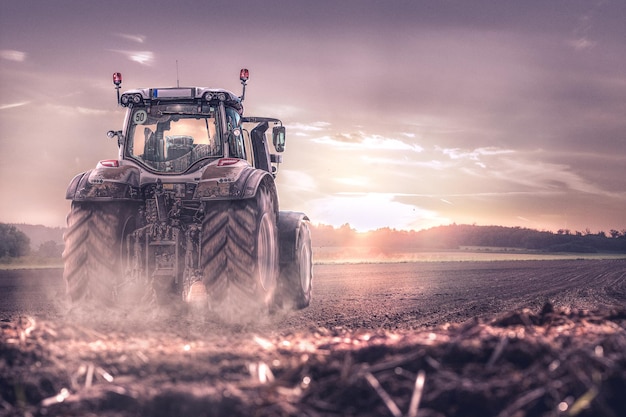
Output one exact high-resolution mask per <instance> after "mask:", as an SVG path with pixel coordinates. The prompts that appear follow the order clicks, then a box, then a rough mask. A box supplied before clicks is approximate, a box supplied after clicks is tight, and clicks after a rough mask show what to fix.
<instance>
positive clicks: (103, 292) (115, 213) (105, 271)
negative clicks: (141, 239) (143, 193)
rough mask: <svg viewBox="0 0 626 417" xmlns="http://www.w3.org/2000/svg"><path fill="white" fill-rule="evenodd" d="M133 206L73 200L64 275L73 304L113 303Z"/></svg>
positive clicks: (69, 216)
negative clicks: (124, 240)
mask: <svg viewBox="0 0 626 417" xmlns="http://www.w3.org/2000/svg"><path fill="white" fill-rule="evenodd" d="M132 221H133V215H132V210H131V207H130V206H129V204H128V203H124V202H101V203H83V202H73V203H72V208H71V211H70V213H69V214H68V216H67V231H66V232H65V234H64V235H63V240H64V241H65V250H64V251H63V262H64V271H63V277H64V279H65V282H66V284H67V294H68V295H69V298H70V300H71V302H72V303H82V304H84V305H87V304H89V305H98V306H100V305H102V306H111V305H112V304H113V303H114V302H115V301H116V298H117V297H116V296H117V294H116V287H117V284H118V280H119V279H120V278H121V276H122V272H123V271H122V270H121V269H122V266H121V265H122V260H121V256H122V245H123V239H124V236H125V234H126V233H128V232H129V230H128V229H129V228H130V226H129V224H130V223H131V222H132Z"/></svg>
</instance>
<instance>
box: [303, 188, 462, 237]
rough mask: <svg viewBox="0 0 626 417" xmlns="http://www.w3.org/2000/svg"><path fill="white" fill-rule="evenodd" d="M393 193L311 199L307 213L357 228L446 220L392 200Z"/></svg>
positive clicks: (422, 226)
mask: <svg viewBox="0 0 626 417" xmlns="http://www.w3.org/2000/svg"><path fill="white" fill-rule="evenodd" d="M395 197H396V195H394V194H386V193H368V194H352V195H333V196H327V197H324V198H320V199H317V200H313V201H311V203H310V205H309V207H308V208H307V212H308V213H310V218H311V219H313V220H314V221H315V222H318V223H324V224H329V225H332V226H336V227H338V226H341V225H343V224H346V223H349V224H350V226H351V227H353V228H355V229H356V230H358V231H368V230H376V229H380V228H383V227H390V228H395V229H413V230H420V229H425V228H429V227H433V226H437V225H440V224H446V223H449V222H450V220H449V219H447V218H443V217H441V216H440V215H439V214H438V213H436V212H434V211H431V210H425V209H423V208H420V207H417V206H414V205H411V204H405V203H401V202H399V201H395V200H394V198H395Z"/></svg>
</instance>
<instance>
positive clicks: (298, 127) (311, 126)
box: [286, 122, 330, 132]
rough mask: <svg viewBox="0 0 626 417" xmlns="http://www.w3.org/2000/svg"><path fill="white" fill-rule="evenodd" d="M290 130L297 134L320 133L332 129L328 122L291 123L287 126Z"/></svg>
mask: <svg viewBox="0 0 626 417" xmlns="http://www.w3.org/2000/svg"><path fill="white" fill-rule="evenodd" d="M286 127H287V128H288V129H290V130H291V129H293V130H295V131H296V132H320V131H322V130H324V129H327V128H328V127H330V123H328V122H313V123H290V124H288V125H287V126H286Z"/></svg>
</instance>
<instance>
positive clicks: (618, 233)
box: [609, 229, 620, 239]
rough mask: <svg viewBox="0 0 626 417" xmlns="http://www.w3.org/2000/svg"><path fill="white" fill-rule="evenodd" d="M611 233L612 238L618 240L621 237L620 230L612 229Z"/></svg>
mask: <svg viewBox="0 0 626 417" xmlns="http://www.w3.org/2000/svg"><path fill="white" fill-rule="evenodd" d="M609 233H611V237H612V238H613V239H617V238H618V237H619V236H620V232H619V230H615V229H611V231H610V232H609Z"/></svg>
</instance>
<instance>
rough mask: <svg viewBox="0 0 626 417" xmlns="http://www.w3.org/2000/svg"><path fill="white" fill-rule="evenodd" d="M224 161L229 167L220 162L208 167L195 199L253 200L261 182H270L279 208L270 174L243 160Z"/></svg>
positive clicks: (275, 202) (272, 178)
mask: <svg viewBox="0 0 626 417" xmlns="http://www.w3.org/2000/svg"><path fill="white" fill-rule="evenodd" d="M223 160H226V161H227V163H228V165H225V164H222V165H220V161H217V162H216V163H215V162H214V163H211V164H210V165H208V166H207V167H206V169H205V170H204V172H203V173H202V178H201V179H200V181H199V182H198V186H197V187H196V190H195V192H194V197H193V198H194V199H198V200H202V201H210V200H233V199H236V200H243V199H246V198H253V197H254V196H255V195H256V192H257V189H258V188H259V185H260V184H261V182H262V181H270V184H269V186H270V188H271V192H272V196H273V199H274V207H278V198H277V196H276V187H275V185H274V177H273V176H272V175H271V174H270V173H269V172H267V171H264V170H261V169H257V168H253V167H252V166H250V164H248V162H246V161H245V160H242V159H239V160H236V161H235V160H232V161H230V160H228V159H227V158H225V159H223Z"/></svg>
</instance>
